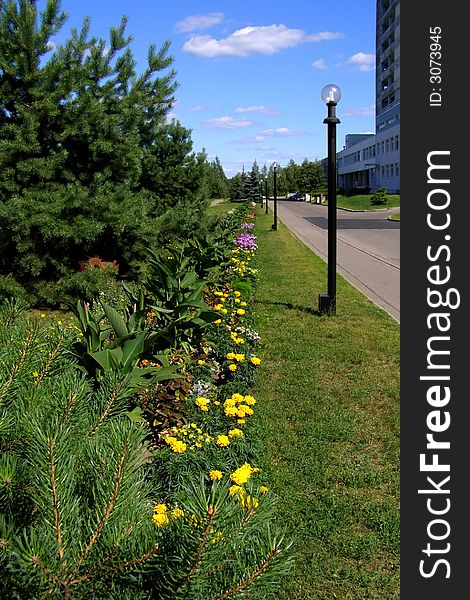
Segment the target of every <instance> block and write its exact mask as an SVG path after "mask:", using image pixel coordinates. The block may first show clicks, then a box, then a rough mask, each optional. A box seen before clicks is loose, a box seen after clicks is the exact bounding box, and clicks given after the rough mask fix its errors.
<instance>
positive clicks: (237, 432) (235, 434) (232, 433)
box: [228, 428, 245, 438]
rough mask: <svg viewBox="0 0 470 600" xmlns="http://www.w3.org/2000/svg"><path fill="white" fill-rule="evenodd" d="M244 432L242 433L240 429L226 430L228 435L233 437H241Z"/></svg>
mask: <svg viewBox="0 0 470 600" xmlns="http://www.w3.org/2000/svg"><path fill="white" fill-rule="evenodd" d="M244 435H245V434H244V433H243V431H242V430H241V429H236V428H235V429H230V431H229V432H228V436H229V437H231V438H233V437H243V436H244Z"/></svg>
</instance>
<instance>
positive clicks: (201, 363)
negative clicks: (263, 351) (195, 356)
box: [197, 359, 253, 365]
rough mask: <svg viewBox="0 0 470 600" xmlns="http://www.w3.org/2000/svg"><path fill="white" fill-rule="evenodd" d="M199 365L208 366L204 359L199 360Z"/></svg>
mask: <svg viewBox="0 0 470 600" xmlns="http://www.w3.org/2000/svg"><path fill="white" fill-rule="evenodd" d="M252 362H253V361H252ZM197 364H198V365H205V364H206V361H205V360H202V359H199V360H198V361H197Z"/></svg>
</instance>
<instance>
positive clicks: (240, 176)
mask: <svg viewBox="0 0 470 600" xmlns="http://www.w3.org/2000/svg"><path fill="white" fill-rule="evenodd" d="M228 183H229V194H230V198H231V199H232V200H237V199H242V198H246V199H249V200H252V201H256V200H258V199H259V198H260V195H263V196H264V195H265V189H266V183H267V189H268V195H269V196H272V195H273V193H274V170H273V165H272V164H271V165H270V166H269V168H268V167H267V166H266V165H263V167H261V168H260V167H259V165H258V163H257V161H256V160H255V161H254V162H253V164H252V166H251V169H250V170H249V171H245V168H243V169H242V171H241V172H239V173H237V174H236V175H234V176H233V177H232V178H231V179H229V182H228ZM325 187H326V175H325V172H324V170H323V167H322V166H321V163H320V161H309V160H308V159H307V158H305V159H304V160H303V162H302V163H301V164H297V163H296V162H295V161H294V160H293V159H291V160H290V161H289V162H288V164H287V165H286V166H284V167H283V166H280V165H279V166H278V167H277V174H276V188H277V195H278V196H286V195H287V194H289V195H291V194H294V193H301V194H309V193H313V192H315V191H317V190H320V189H323V188H325Z"/></svg>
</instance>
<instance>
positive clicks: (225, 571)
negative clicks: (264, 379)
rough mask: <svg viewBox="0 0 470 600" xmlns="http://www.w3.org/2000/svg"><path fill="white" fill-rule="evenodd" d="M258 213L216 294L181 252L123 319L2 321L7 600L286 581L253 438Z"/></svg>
mask: <svg viewBox="0 0 470 600" xmlns="http://www.w3.org/2000/svg"><path fill="white" fill-rule="evenodd" d="M245 215H246V209H245V207H241V208H240V210H239V211H237V212H236V213H235V214H232V215H231V216H230V217H229V219H228V221H229V226H227V227H226V239H227V240H229V242H228V243H229V245H230V244H233V245H232V246H231V247H229V255H228V256H227V257H226V260H225V263H224V264H225V266H224V269H223V270H222V271H221V273H222V277H218V278H215V277H213V278H212V283H211V285H210V288H209V287H208V286H207V284H204V280H203V279H201V278H200V277H199V276H198V274H197V273H198V272H200V273H202V272H203V271H202V270H199V271H198V270H197V269H201V267H200V265H201V264H202V262H199V263H198V264H197V265H196V266H194V267H192V266H191V264H190V263H189V262H188V260H187V257H186V255H185V252H186V248H185V247H184V246H180V247H177V248H176V249H172V250H171V249H169V250H168V251H167V252H166V253H165V254H164V255H163V256H157V255H154V257H153V260H154V264H153V267H152V269H153V271H152V270H151V271H149V273H150V274H149V276H148V281H147V288H146V291H145V294H147V295H145V294H144V292H143V291H142V290H141V292H140V296H138V295H136V294H137V292H136V291H135V290H132V291H131V292H132V294H133V296H132V298H133V299H134V300H133V302H134V304H133V305H129V308H128V309H126V312H125V314H121V313H119V312H118V311H116V310H115V309H114V308H112V307H111V306H108V305H106V304H102V313H101V314H98V313H97V312H96V310H95V309H93V310H92V309H91V307H89V306H88V305H87V304H86V303H82V304H79V305H78V307H77V316H78V321H77V324H74V325H71V326H65V327H64V326H63V325H60V324H57V325H52V326H49V327H43V326H41V319H39V320H37V319H36V320H34V319H33V320H31V319H29V318H27V317H26V313H25V307H24V306H21V305H19V304H18V303H15V302H10V303H6V304H5V305H4V306H3V307H2V308H1V311H0V339H1V340H2V342H3V344H2V346H1V351H0V362H1V364H2V367H3V368H2V374H1V378H0V409H1V414H0V445H1V448H2V455H1V457H0V513H1V515H0V517H1V518H0V538H1V543H0V563H1V565H0V566H1V567H2V569H3V572H4V573H5V577H4V578H3V580H2V582H1V583H0V595H2V594H3V595H5V594H7V592H8V594H10V595H12V597H21V598H24V599H29V598H39V597H51V598H54V597H64V596H68V597H78V596H88V597H108V598H114V597H116V598H117V597H120V598H121V597H129V598H150V597H158V598H174V599H177V598H200V599H201V600H203V599H204V600H205V599H206V598H229V597H242V596H243V594H245V593H246V592H248V591H249V593H250V597H252V598H256V597H260V598H262V597H266V594H267V593H271V592H272V591H273V590H275V589H276V585H278V582H279V581H280V578H281V577H282V574H283V573H285V571H286V570H287V569H289V564H290V560H291V558H290V553H289V544H286V543H285V542H284V541H283V539H282V536H281V535H280V534H275V533H273V531H272V514H273V507H274V504H275V498H273V497H272V493H271V492H270V490H269V486H268V485H267V482H266V481H265V480H264V478H263V473H262V472H261V471H260V469H259V468H258V466H257V460H256V455H255V453H254V449H253V440H252V439H251V437H250V417H251V415H252V414H253V412H254V411H255V410H256V398H255V397H254V396H253V395H252V393H251V392H252V386H253V383H254V378H255V374H256V370H257V369H258V368H259V365H260V362H261V361H260V359H259V358H258V356H257V354H256V349H257V345H258V343H259V336H258V334H257V333H256V331H254V329H253V326H252V319H251V316H250V307H251V304H250V302H251V299H252V292H253V287H254V285H255V282H256V275H257V270H256V268H254V267H253V266H252V262H253V260H254V259H255V250H256V247H255V245H256V241H255V237H254V236H253V234H248V235H250V238H247V237H246V234H245V235H244V234H243V233H242V234H240V231H242V232H245V231H246V230H248V229H252V228H251V227H249V226H248V225H251V224H252V223H253V221H252V220H248V219H246V218H245V219H244V218H242V217H245ZM241 222H243V224H242V226H241V227H240V223H241ZM241 236H242V237H241ZM230 240H231V241H230ZM209 251H210V248H209V249H207V252H205V254H204V253H203V252H202V251H201V252H200V256H203V258H204V261H205V263H204V264H206V265H208V268H209V271H208V272H210V273H212V274H213V273H214V271H213V263H214V261H213V259H212V258H211V256H209V255H208V252H209ZM218 251H220V247H219V248H218ZM163 276H164V277H165V278H166V279H165V281H166V286H163V287H162V283H161V282H162V277H163ZM201 294H203V295H204V298H202V296H201ZM136 402H138V403H139V405H138V406H136ZM2 586H3V587H2ZM103 590H106V592H104V591H103ZM103 593H104V594H105V595H103ZM15 594H16V596H15Z"/></svg>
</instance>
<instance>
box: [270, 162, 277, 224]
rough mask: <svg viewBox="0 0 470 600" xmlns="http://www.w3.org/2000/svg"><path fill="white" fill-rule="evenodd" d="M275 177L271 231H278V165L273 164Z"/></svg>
mask: <svg viewBox="0 0 470 600" xmlns="http://www.w3.org/2000/svg"><path fill="white" fill-rule="evenodd" d="M273 175H274V184H273V185H274V190H273V195H274V222H273V224H272V227H271V229H274V231H277V163H276V162H275V163H273Z"/></svg>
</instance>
